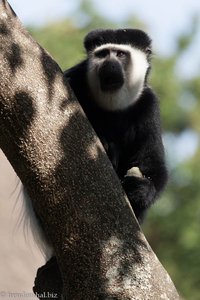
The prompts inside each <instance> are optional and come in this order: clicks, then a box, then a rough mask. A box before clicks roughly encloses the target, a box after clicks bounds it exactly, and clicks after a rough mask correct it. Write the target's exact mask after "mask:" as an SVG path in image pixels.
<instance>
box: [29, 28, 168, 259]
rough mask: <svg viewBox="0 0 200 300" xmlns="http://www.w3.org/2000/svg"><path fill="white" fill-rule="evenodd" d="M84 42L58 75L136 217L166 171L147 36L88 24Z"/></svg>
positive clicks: (157, 190)
mask: <svg viewBox="0 0 200 300" xmlns="http://www.w3.org/2000/svg"><path fill="white" fill-rule="evenodd" d="M84 45H85V49H86V51H87V58H86V59H85V60H84V61H82V62H81V63H79V64H77V65H76V66H74V67H72V68H71V69H69V70H67V71H65V73H64V76H65V78H67V79H68V81H69V83H70V85H71V87H72V89H73V91H74V93H75V95H76V97H77V99H78V101H79V102H80V104H81V106H82V108H83V110H84V111H85V113H86V115H87V117H88V119H89V121H90V122H91V124H92V126H93V128H94V129H95V131H96V133H97V135H98V136H99V138H100V140H101V142H102V144H103V146H104V148H105V150H106V152H107V154H108V157H109V158H110V160H111V162H112V165H113V167H114V169H115V171H116V173H117V175H118V177H119V179H120V181H121V182H122V186H123V188H124V190H125V192H126V194H127V196H128V198H129V201H130V203H131V205H132V207H133V210H134V212H135V214H136V217H137V218H138V220H139V222H141V221H142V220H143V217H144V214H145V211H146V210H147V209H148V208H149V207H150V205H151V204H152V203H153V202H154V201H155V200H156V199H157V197H158V196H159V194H160V193H161V191H162V190H163V188H164V186H165V184H166V182H167V177H168V176H167V169H166V164H165V155H164V148H163V143H162V137H161V126H160V112H159V103H158V100H157V98H156V96H155V94H154V92H153V91H152V89H151V88H150V87H149V86H148V84H147V80H148V75H149V71H150V67H151V40H150V38H149V37H148V35H147V34H146V33H145V32H143V31H141V30H136V29H119V30H110V29H109V30H94V31H92V32H90V33H89V34H88V35H87V36H86V37H85V40H84ZM26 206H27V212H26V214H27V218H29V220H30V223H31V224H30V226H31V227H32V231H33V233H34V235H35V237H36V239H37V241H38V244H39V246H40V247H41V249H42V250H43V252H44V253H45V254H46V256H48V257H50V256H51V255H52V249H51V247H47V245H48V243H47V244H46V239H45V237H43V236H41V234H42V231H41V230H40V226H39V227H38V224H37V220H36V219H35V216H34V213H33V211H31V203H30V200H29V201H28V196H27V197H26ZM31 212H32V213H31ZM47 248H48V249H47ZM49 251H50V253H48V252H49Z"/></svg>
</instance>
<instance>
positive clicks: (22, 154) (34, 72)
mask: <svg viewBox="0 0 200 300" xmlns="http://www.w3.org/2000/svg"><path fill="white" fill-rule="evenodd" d="M0 147H1V149H2V150H3V151H4V153H5V155H6V156H7V158H8V159H9V161H10V163H11V164H12V166H13V168H14V169H15V171H16V173H17V174H18V176H19V177H20V179H21V181H22V183H23V184H24V186H25V187H26V189H27V191H28V194H29V195H30V197H31V199H32V203H33V207H34V209H35V211H36V213H37V214H38V216H39V218H40V219H41V222H42V224H43V226H44V229H45V232H46V234H47V236H48V237H49V239H50V241H51V242H52V244H53V247H54V249H55V254H56V257H57V260H58V265H59V268H60V271H61V276H62V280H63V295H64V297H65V298H66V299H70V300H73V299H74V300H79V299H87V300H90V299H91V300H95V299H120V300H122V299H123V300H126V299H127V300H128V299H134V300H135V299H145V300H146V299H149V300H150V299H152V300H155V299H170V300H173V299H179V296H178V294H177V292H176V289H175V287H174V285H173V283H172V281H171V280H170V278H169V276H168V274H167V273H166V271H165V270H164V268H163V267H162V266H161V264H160V263H159V261H158V259H157V258H156V256H155V254H154V253H153V252H152V250H151V248H150V246H149V245H148V243H147V241H146V239H145V237H144V235H143V234H142V232H141V231H140V228H139V226H138V224H137V221H136V220H135V217H134V214H133V212H132V209H131V207H130V205H129V203H128V200H127V198H126V196H125V194H124V192H123V190H122V188H121V184H120V182H119V180H118V178H117V176H116V174H115V172H114V171H113V168H112V166H111V163H110V162H109V160H108V158H107V156H106V154H105V152H104V149H103V147H102V145H101V143H100V141H99V140H98V138H97V137H96V135H95V132H94V130H93V129H92V127H91V125H90V124H89V122H88V120H87V118H86V117H85V115H84V113H83V111H82V109H81V107H80V106H79V104H78V102H77V100H76V99H75V98H74V95H73V94H72V92H71V90H70V88H69V87H68V84H67V83H66V82H65V80H64V79H63V74H62V71H61V70H60V68H59V66H58V65H57V64H56V63H55V62H54V60H53V59H52V58H51V57H50V56H49V54H48V53H47V52H46V51H45V50H43V49H42V48H41V47H40V46H39V45H38V44H37V43H36V42H35V41H34V40H33V38H32V37H31V36H30V35H29V33H28V32H27V31H26V30H25V29H24V28H23V26H22V25H21V23H20V21H19V19H18V18H17V16H16V15H15V13H14V12H13V10H12V9H11V8H10V6H9V4H8V3H7V2H6V1H5V0H1V1H0Z"/></svg>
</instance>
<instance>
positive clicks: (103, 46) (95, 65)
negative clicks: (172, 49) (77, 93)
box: [84, 29, 151, 111]
mask: <svg viewBox="0 0 200 300" xmlns="http://www.w3.org/2000/svg"><path fill="white" fill-rule="evenodd" d="M84 45H85V49H86V51H87V55H88V69H87V77H88V83H89V86H90V89H91V92H92V94H93V97H94V100H95V101H96V102H97V104H98V105H99V106H100V107H102V108H104V109H106V110H111V111H114V110H121V109H125V108H127V107H129V106H130V105H132V104H134V103H135V102H136V101H137V100H138V98H139V97H140V95H141V93H142V91H143V88H144V86H145V84H146V80H147V75H148V71H149V69H150V57H151V40H150V38H149V37H148V35H147V34H146V33H145V32H143V31H141V30H137V29H118V30H111V29H107V30H94V31H91V32H90V33H89V34H88V35H87V36H86V37H85V41H84Z"/></svg>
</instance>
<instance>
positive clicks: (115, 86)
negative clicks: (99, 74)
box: [100, 78, 124, 92]
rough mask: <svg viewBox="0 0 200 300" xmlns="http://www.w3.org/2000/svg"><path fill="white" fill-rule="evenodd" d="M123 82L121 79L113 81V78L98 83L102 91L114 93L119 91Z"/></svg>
mask: <svg viewBox="0 0 200 300" xmlns="http://www.w3.org/2000/svg"><path fill="white" fill-rule="evenodd" d="M123 83H124V81H123V80H122V79H120V80H119V79H117V80H113V78H108V79H105V80H101V81H100V86H101V90H102V91H107V92H108V91H116V90H119V89H120V88H121V87H122V85H123Z"/></svg>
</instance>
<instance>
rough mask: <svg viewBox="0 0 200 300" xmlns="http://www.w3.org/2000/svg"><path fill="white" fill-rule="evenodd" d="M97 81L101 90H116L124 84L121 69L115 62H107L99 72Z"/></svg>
mask: <svg viewBox="0 0 200 300" xmlns="http://www.w3.org/2000/svg"><path fill="white" fill-rule="evenodd" d="M99 79H100V84H101V89H102V90H107V91H111V90H117V89H119V88H121V86H122V85H123V83H124V78H123V73H122V67H121V65H120V64H119V63H118V62H117V61H115V60H107V61H105V62H104V63H103V65H102V66H101V68H100V70H99Z"/></svg>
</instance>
